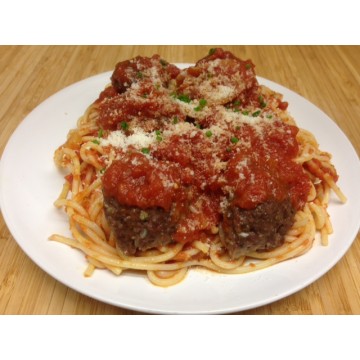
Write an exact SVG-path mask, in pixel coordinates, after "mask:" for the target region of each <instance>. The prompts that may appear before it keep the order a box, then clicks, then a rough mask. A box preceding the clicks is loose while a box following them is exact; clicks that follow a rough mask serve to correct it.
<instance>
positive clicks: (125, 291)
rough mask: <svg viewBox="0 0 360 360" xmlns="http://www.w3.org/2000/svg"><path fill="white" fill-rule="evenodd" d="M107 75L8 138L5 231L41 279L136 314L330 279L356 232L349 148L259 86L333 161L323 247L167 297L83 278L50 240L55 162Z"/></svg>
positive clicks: (356, 171)
mask: <svg viewBox="0 0 360 360" xmlns="http://www.w3.org/2000/svg"><path fill="white" fill-rule="evenodd" d="M183 66H184V64H183ZM110 75H111V73H109V72H108V73H103V74H99V75H97V76H93V77H90V78H88V79H85V80H83V81H80V82H78V83H75V84H73V85H71V86H69V87H67V88H65V89H63V90H61V91H60V92H58V93H56V94H55V95H53V96H51V97H50V98H48V99H47V100H46V101H44V102H43V103H42V104H40V105H39V106H38V107H37V108H36V109H34V110H33V111H32V112H31V113H30V114H29V115H28V116H27V117H26V118H25V119H24V120H23V122H22V123H21V124H20V125H19V127H18V128H17V129H16V131H15V132H14V134H13V135H12V137H11V138H10V140H9V142H8V144H7V146H6V148H5V151H4V153H3V156H2V159H1V162H0V204H1V210H2V213H3V216H4V219H5V221H6V224H7V226H8V228H9V230H10V232H11V233H12V235H13V237H14V238H15V240H16V241H17V242H18V244H19V245H20V247H21V248H22V249H23V250H24V252H25V253H26V254H27V255H28V256H29V257H30V258H31V259H32V260H33V261H34V262H35V263H36V264H37V265H38V266H40V267H41V268H42V269H43V270H44V271H46V272H47V273H48V274H50V275H51V276H53V277H54V278H56V279H57V280H58V281H60V282H62V283H63V284H65V285H67V286H69V287H70V288H72V289H74V290H76V291H78V292H80V293H83V294H85V295H88V296H90V297H92V298H95V299H98V300H100V301H103V302H106V303H110V304H113V305H116V306H120V307H124V308H128V309H133V310H137V311H142V312H149V313H172V314H176V313H177V314H184V313H186V314H190V313H191V314H195V313H196V314H201V313H207V314H210V313H231V312H236V311H241V310H246V309H250V308H255V307H258V306H261V305H264V304H268V303H271V302H274V301H276V300H278V299H281V298H283V297H286V296H288V295H290V294H293V293H295V292H297V291H299V290H300V289H302V288H304V287H305V286H307V285H309V284H311V283H312V282H314V281H315V280H317V279H318V278H319V277H321V276H322V275H324V274H325V273H326V272H327V271H329V270H330V269H331V268H332V267H333V266H334V265H335V264H336V263H337V262H338V261H339V260H340V258H341V257H342V256H343V255H344V254H345V252H346V251H347V250H348V249H349V247H350V246H351V244H352V242H353V240H354V238H355V237H356V234H357V232H358V229H359V223H360V206H359V204H360V187H359V184H360V164H359V159H358V156H357V154H356V152H355V150H354V148H353V147H352V145H351V143H350V142H349V140H348V139H347V138H346V136H345V135H344V134H343V132H342V131H341V130H340V129H339V128H338V126H337V125H336V124H335V123H334V122H333V121H332V120H331V119H330V118H329V117H328V116H327V115H325V114H324V113H323V112H322V111H321V110H319V109H318V108H317V107H315V106H314V105H313V104H311V103H310V102H309V101H307V100H306V99H304V98H303V97H301V96H299V95H298V94H296V93H294V92H292V91H290V90H288V89H286V88H284V87H283V86H280V85H278V84H275V83H273V82H271V81H268V80H265V79H262V78H259V82H260V83H262V84H264V85H267V86H268V87H270V88H272V89H273V90H276V91H278V92H280V93H282V94H284V99H285V100H286V101H288V102H289V104H290V106H289V110H290V112H291V113H292V115H293V116H294V117H295V119H296V121H297V123H298V125H299V126H300V127H303V128H305V129H308V130H310V131H311V132H312V133H314V134H315V136H316V137H317V139H318V141H319V143H320V147H321V149H323V150H325V151H328V152H331V153H332V154H333V163H334V164H335V166H336V168H337V170H338V173H339V174H340V180H339V185H340V187H341V189H342V190H343V192H344V193H345V194H346V195H347V197H348V202H347V203H346V204H345V205H342V204H340V203H339V201H338V200H337V199H336V197H335V196H333V197H332V199H331V203H330V206H329V212H330V215H331V220H332V224H333V227H334V234H333V235H331V236H330V244H329V246H327V247H322V246H321V245H319V241H318V240H317V241H315V244H314V247H313V248H312V249H311V251H309V252H308V253H307V254H305V255H304V256H301V257H299V258H296V259H293V260H290V261H287V262H284V263H280V264H278V265H275V266H273V267H270V268H268V269H265V270H261V271H258V272H254V273H250V274H246V275H220V274H213V273H210V272H208V271H205V270H193V271H190V273H189V274H188V276H187V277H186V279H185V280H184V281H182V282H181V283H180V284H178V285H176V286H174V287H171V288H165V289H164V288H159V287H156V286H154V285H152V284H151V283H150V282H149V281H148V280H147V279H146V277H145V276H142V275H140V274H132V273H131V274H124V275H121V276H119V277H116V276H115V275H113V274H111V273H110V272H108V271H103V270H97V271H95V274H94V275H93V276H92V277H90V278H85V277H84V276H83V271H84V269H85V267H86V262H85V259H84V256H83V254H82V253H80V252H79V251H77V250H74V249H71V248H69V247H67V246H66V245H63V244H59V243H56V242H52V241H49V240H48V237H49V235H50V234H52V233H61V234H68V235H69V230H68V222H67V219H66V217H65V215H64V213H63V212H62V211H59V210H57V209H56V208H55V207H54V206H53V201H54V200H55V199H56V197H57V196H58V194H59V191H60V189H61V186H62V184H63V174H62V173H60V172H59V170H58V169H57V168H56V167H55V165H54V162H53V153H54V150H55V149H56V148H57V147H58V146H59V145H61V144H62V143H63V142H64V139H65V138H66V135H67V132H68V131H69V129H71V128H73V127H75V125H76V120H77V119H78V117H80V116H81V115H82V114H83V112H84V110H85V109H86V108H87V106H88V105H89V104H90V103H91V102H92V101H93V100H95V99H96V97H97V96H98V94H99V92H100V91H101V89H103V87H104V86H105V85H106V84H107V83H108V82H109V78H110Z"/></svg>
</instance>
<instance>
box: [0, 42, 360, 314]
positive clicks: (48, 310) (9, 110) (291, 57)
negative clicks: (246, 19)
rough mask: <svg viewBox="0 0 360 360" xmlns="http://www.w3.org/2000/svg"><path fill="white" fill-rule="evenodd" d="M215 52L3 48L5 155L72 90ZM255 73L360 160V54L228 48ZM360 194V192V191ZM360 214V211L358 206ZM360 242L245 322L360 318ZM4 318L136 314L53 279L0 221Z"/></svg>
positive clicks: (0, 133)
mask: <svg viewBox="0 0 360 360" xmlns="http://www.w3.org/2000/svg"><path fill="white" fill-rule="evenodd" d="M210 47H213V46H96V47H91V46H24V47H22V46H14V47H10V46H2V47H0V155H1V154H2V152H3V150H4V148H5V145H6V142H7V140H8V139H9V137H10V136H11V134H12V133H13V131H14V130H15V128H16V127H17V125H18V124H19V123H20V122H21V121H22V119H23V118H24V117H25V116H26V115H27V114H28V113H29V112H30V111H31V110H33V109H34V108H35V107H36V106H37V105H39V104H40V103H41V102H42V101H43V100H45V99H46V98H47V97H49V96H50V95H52V94H53V93H55V92H57V91H58V90H61V89H62V88H64V87H65V86H67V85H70V84H72V83H74V82H76V81H79V80H81V79H84V78H87V77H89V76H91V75H94V74H97V73H100V72H103V71H109V70H112V69H113V67H114V65H115V64H116V62H118V61H120V60H125V59H128V58H131V57H134V56H136V55H145V56H151V55H152V54H154V53H158V54H160V55H161V56H162V57H163V58H165V59H167V60H168V61H170V62H194V61H196V60H197V59H199V58H200V57H203V56H204V55H205V54H206V53H207V52H208V50H209V48H210ZM222 47H223V48H226V49H228V50H230V51H233V52H234V53H235V54H236V55H238V56H239V57H241V58H251V59H252V60H253V62H254V63H255V64H256V72H257V74H258V75H259V76H262V77H265V78H267V79H270V80H272V81H275V82H277V83H279V84H282V85H284V86H285V87H287V88H290V89H292V90H294V91H295V92H297V93H299V94H300V95H302V96H304V97H305V98H307V99H308V100H309V101H311V102H312V103H314V104H315V105H316V106H318V107H319V108H321V109H322V110H323V111H324V112H325V113H327V114H328V115H329V116H330V117H331V118H332V119H333V120H334V121H335V122H336V123H337V124H338V125H339V126H340V127H341V129H342V130H343V131H344V133H345V134H346V135H347V136H348V138H349V139H350V141H351V142H352V144H353V146H354V147H355V149H356V151H357V153H358V154H360V119H359V116H360V100H359V99H360V87H359V84H360V47H357V46H350V47H345V46H340V47H338V46H316V47H313V46H290V47H289V46H222ZM359 186H360V184H359ZM359 206H360V204H359ZM359 240H360V236H359V235H358V236H357V239H356V240H355V241H354V244H353V246H352V247H351V249H350V250H349V251H348V253H347V254H346V255H345V256H344V257H343V258H342V259H341V260H340V262H339V263H338V264H337V265H336V266H335V267H334V268H333V269H332V270H330V271H329V272H328V273H327V274H326V275H325V276H323V277H322V278H321V279H319V280H318V281H316V282H315V283H313V284H312V285H310V286H308V287H307V288H305V289H303V290H302V291H300V292H298V293H296V294H294V295H292V296H289V297H287V298H285V299H282V300H280V301H277V302H275V303H272V304H269V305H266V306H262V307H260V308H257V309H253V310H249V311H245V312H243V314H360V265H359V264H360V246H359ZM0 314H137V313H136V312H133V311H129V310H126V309H122V308H117V307H114V306H111V305H107V304H105V303H101V302H99V301H96V300H93V299H91V298H89V297H87V296H84V295H81V294H79V293H77V292H75V291H73V290H71V289H69V288H67V287H66V286H64V285H62V284H61V283H59V282H58V281H56V280H54V279H53V278H51V277H50V276H49V275H47V274H46V273H45V272H43V271H42V270H41V269H40V268H39V267H37V266H36V265H35V264H34V263H33V262H32V261H31V259H29V258H28V257H27V256H26V255H25V254H24V253H23V252H22V250H21V249H20V248H19V246H18V245H17V243H16V242H15V240H14V239H13V237H12V236H11V234H10V233H9V230H8V229H7V227H6V224H5V223H4V220H3V217H2V215H1V213H0Z"/></svg>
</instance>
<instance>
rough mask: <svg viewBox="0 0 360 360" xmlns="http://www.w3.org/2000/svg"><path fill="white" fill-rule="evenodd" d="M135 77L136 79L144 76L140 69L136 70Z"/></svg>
mask: <svg viewBox="0 0 360 360" xmlns="http://www.w3.org/2000/svg"><path fill="white" fill-rule="evenodd" d="M136 77H137V78H138V79H142V78H143V77H144V75H143V73H142V72H141V71H138V72H137V73H136Z"/></svg>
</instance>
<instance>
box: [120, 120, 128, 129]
mask: <svg viewBox="0 0 360 360" xmlns="http://www.w3.org/2000/svg"><path fill="white" fill-rule="evenodd" d="M120 126H121V128H122V129H123V130H125V131H126V130H128V129H129V124H128V123H127V122H126V121H122V122H121V123H120Z"/></svg>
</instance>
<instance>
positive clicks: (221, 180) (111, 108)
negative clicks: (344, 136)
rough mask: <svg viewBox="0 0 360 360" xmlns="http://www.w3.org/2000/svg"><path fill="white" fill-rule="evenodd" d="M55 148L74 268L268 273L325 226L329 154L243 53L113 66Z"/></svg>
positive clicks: (324, 238)
mask: <svg viewBox="0 0 360 360" xmlns="http://www.w3.org/2000/svg"><path fill="white" fill-rule="evenodd" d="M111 80H112V82H111V84H110V85H109V86H108V87H106V88H105V89H104V90H103V91H102V92H101V94H100V96H99V98H98V99H97V100H96V101H94V103H93V104H91V105H90V106H89V108H88V109H87V110H86V112H85V113H84V115H83V116H82V117H81V118H80V119H79V120H78V123H77V127H76V128H75V129H73V130H71V131H70V132H69V134H68V139H67V141H66V142H65V143H64V144H63V145H62V146H60V147H59V148H58V149H57V150H56V151H55V155H54V160H55V163H56V165H58V166H59V167H62V168H65V169H67V171H68V175H67V176H66V177H65V179H66V181H65V184H64V186H63V189H62V191H61V193H60V195H59V197H58V199H57V200H56V201H55V203H54V204H55V206H56V207H58V208H62V209H64V210H65V212H66V214H67V216H68V219H69V224H70V231H71V234H72V237H71V238H69V237H65V236H62V235H59V234H54V235H51V236H50V239H51V240H55V241H58V242H61V243H64V244H67V245H69V246H71V247H73V248H77V249H79V250H80V251H82V252H83V253H84V254H85V257H86V259H87V261H88V267H87V269H86V270H85V273H84V274H85V276H91V275H92V273H93V271H94V270H95V269H96V268H100V269H108V270H110V271H111V272H113V273H114V274H116V275H120V274H121V273H122V272H123V271H129V270H138V271H143V272H146V273H147V276H148V278H149V280H150V281H151V282H152V283H153V284H155V285H158V286H171V285H174V284H176V283H178V282H180V281H181V280H182V279H184V277H185V276H186V274H187V271H188V269H189V268H191V267H204V268H207V269H209V270H213V271H216V272H221V273H226V274H242V273H247V272H251V271H255V270H259V269H263V268H266V267H268V266H271V265H274V264H276V263H278V262H281V261H284V260H287V259H291V258H293V257H296V256H299V255H302V254H304V253H305V252H307V251H308V250H309V249H310V248H311V247H312V244H313V241H314V238H315V234H316V232H320V234H321V242H322V244H323V245H327V244H328V235H329V234H331V233H332V231H333V230H332V226H331V221H330V218H329V215H328V212H327V206H328V203H329V196H330V192H331V191H334V192H335V194H336V195H337V196H338V198H339V199H340V200H341V201H342V202H345V201H346V198H345V196H344V195H343V193H342V192H341V190H340V189H339V187H338V186H337V185H336V181H337V179H338V175H337V173H336V170H335V168H334V166H333V165H332V164H331V155H330V154H328V153H326V152H323V151H321V150H320V149H319V145H318V143H317V141H316V139H315V138H314V136H313V135H312V134H311V133H310V132H308V131H306V130H303V129H299V128H298V127H297V126H296V124H295V121H294V120H293V119H292V117H291V116H290V114H289V113H288V112H287V110H286V109H287V103H286V102H283V101H282V95H280V94H278V93H276V92H274V91H272V90H270V89H268V88H266V87H264V86H261V85H259V84H258V83H257V80H256V77H255V72H254V65H253V64H252V63H251V61H242V60H240V59H237V58H236V57H235V56H234V55H232V54H231V53H229V52H226V51H223V50H222V49H212V50H210V53H209V55H208V56H206V57H205V58H203V59H201V60H199V61H198V62H197V63H196V65H195V66H193V67H189V68H187V69H184V70H180V69H178V68H176V66H174V65H172V64H169V63H167V62H166V61H164V60H162V59H161V58H160V57H159V56H157V55H155V56H153V57H152V58H143V57H137V58H135V59H132V60H128V61H125V62H122V63H119V64H118V65H117V66H116V68H115V71H114V73H113V75H112V79H111Z"/></svg>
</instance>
